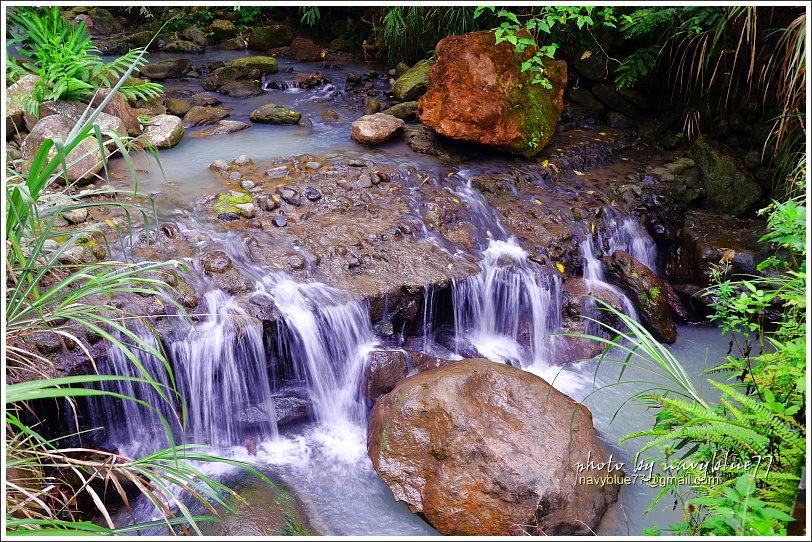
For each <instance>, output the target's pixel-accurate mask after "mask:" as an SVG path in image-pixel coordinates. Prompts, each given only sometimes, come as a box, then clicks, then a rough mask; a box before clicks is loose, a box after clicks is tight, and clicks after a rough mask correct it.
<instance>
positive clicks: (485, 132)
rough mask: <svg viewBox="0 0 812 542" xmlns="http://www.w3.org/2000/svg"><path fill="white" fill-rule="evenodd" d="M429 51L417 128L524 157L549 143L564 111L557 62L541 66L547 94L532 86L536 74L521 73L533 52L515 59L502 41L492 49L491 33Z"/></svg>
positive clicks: (563, 73)
mask: <svg viewBox="0 0 812 542" xmlns="http://www.w3.org/2000/svg"><path fill="white" fill-rule="evenodd" d="M521 37H527V38H530V34H529V33H527V34H526V36H524V35H522V36H521ZM435 51H436V52H435V57H436V61H435V63H434V65H433V66H432V68H431V72H430V74H429V84H428V91H427V92H426V93H425V94H424V95H423V96H421V97H420V100H419V101H418V108H419V111H420V121H421V122H422V123H423V124H425V125H426V126H429V127H431V128H433V129H434V130H435V131H436V132H437V133H439V134H440V135H443V136H445V137H450V138H453V139H461V140H464V141H473V142H476V143H482V144H484V145H488V146H491V147H495V148H497V149H499V150H502V151H505V152H509V153H512V154H517V155H519V156H525V157H530V156H534V155H535V154H537V153H538V152H539V151H540V150H541V149H542V148H544V146H545V145H547V143H549V141H550V139H551V138H552V137H553V135H554V134H555V128H556V124H557V123H558V117H559V116H560V115H561V112H562V111H563V108H564V102H563V96H564V87H566V83H567V67H566V64H565V63H564V62H563V61H556V60H552V59H545V60H544V76H546V77H547V79H548V80H549V82H550V85H551V87H552V88H550V89H547V88H545V87H544V85H542V84H538V83H533V78H534V76H535V73H536V72H532V71H524V72H523V71H521V65H522V63H523V62H525V61H527V60H528V59H529V58H531V57H532V56H533V55H534V54H535V53H536V51H537V48H536V47H535V46H533V47H530V46H528V47H526V48H525V50H524V52H522V53H520V52H518V51H516V49H515V47H514V46H513V45H511V44H510V43H508V42H506V41H505V42H502V43H499V44H496V42H495V38H494V34H493V32H491V31H488V30H484V31H481V32H472V33H469V34H463V35H461V36H449V37H447V38H443V39H442V40H440V42H439V43H438V44H437V48H436V50H435Z"/></svg>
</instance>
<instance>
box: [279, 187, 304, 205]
mask: <svg viewBox="0 0 812 542" xmlns="http://www.w3.org/2000/svg"><path fill="white" fill-rule="evenodd" d="M279 195H281V196H282V199H283V200H285V201H286V202H287V203H289V204H291V205H295V206H297V207H298V206H299V205H301V204H302V200H301V199H299V194H298V193H297V192H296V191H295V190H294V189H292V188H283V189H282V190H280V191H279Z"/></svg>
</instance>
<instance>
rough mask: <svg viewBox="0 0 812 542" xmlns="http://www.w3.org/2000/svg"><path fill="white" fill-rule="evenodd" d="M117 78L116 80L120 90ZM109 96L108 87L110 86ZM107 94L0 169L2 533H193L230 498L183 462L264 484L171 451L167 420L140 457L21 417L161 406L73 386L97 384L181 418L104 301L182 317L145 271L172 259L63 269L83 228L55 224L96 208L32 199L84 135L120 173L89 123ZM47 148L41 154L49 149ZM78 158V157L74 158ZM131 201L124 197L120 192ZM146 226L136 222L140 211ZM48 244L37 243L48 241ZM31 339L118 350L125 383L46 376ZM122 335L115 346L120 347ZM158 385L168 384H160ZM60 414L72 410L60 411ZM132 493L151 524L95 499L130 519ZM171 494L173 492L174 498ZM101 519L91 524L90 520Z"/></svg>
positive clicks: (68, 196) (117, 313)
mask: <svg viewBox="0 0 812 542" xmlns="http://www.w3.org/2000/svg"><path fill="white" fill-rule="evenodd" d="M137 64H138V63H137V62H133V63H132V64H131V65H130V66H129V67H128V69H127V70H126V71H125V72H124V74H123V77H122V80H123V79H124V78H126V77H127V76H128V75H129V74H130V73H131V72H132V70H133V69H134V68H135V66H136V65H137ZM120 84H121V82H119V83H118V85H120ZM113 90H114V91H115V90H118V88H117V86H114V87H113ZM112 96H113V93H110V95H108V96H107V97H106V98H105V99H104V100H103V101H102V103H101V104H100V106H99V108H97V109H96V110H92V109H90V108H88V109H87V111H86V112H85V115H84V116H83V120H81V121H80V122H79V123H77V125H76V126H75V128H74V130H73V131H72V132H71V133H70V134H69V135H68V136H67V137H66V138H65V140H64V141H54V140H50V139H48V140H46V141H45V142H44V143H43V145H42V146H41V147H40V149H39V151H38V152H37V155H36V156H35V157H34V159H33V161H32V164H31V168H30V170H29V172H28V173H27V174H26V175H25V176H20V175H19V174H18V173H17V172H15V171H14V170H12V169H10V168H9V169H7V171H6V173H7V183H6V185H5V190H6V222H5V235H6V255H7V261H6V272H7V283H6V284H7V288H6V290H5V296H6V305H5V310H6V313H5V326H4V338H5V344H6V352H7V353H6V363H7V367H6V368H7V372H6V375H7V380H6V384H5V392H6V393H5V405H6V416H5V419H6V432H5V435H6V449H5V454H6V455H5V458H6V463H5V465H6V476H5V481H4V495H5V497H6V501H5V502H6V522H5V528H6V530H7V533H8V534H16V535H23V534H27V535H35V536H37V535H38V536H45V535H87V534H125V533H133V532H136V533H137V532H138V531H139V530H140V529H146V528H154V527H160V526H162V525H163V526H166V527H167V528H168V529H169V530H170V531H172V532H174V530H175V529H178V530H179V531H180V532H182V533H184V534H191V533H193V532H194V533H197V534H200V532H201V531H200V529H199V528H198V526H197V523H198V522H199V521H200V520H217V519H218V518H217V517H216V516H218V511H217V510H218V507H222V509H224V510H226V511H229V510H230V509H229V508H228V505H227V503H226V502H225V498H224V495H233V491H231V490H230V489H228V488H227V487H225V486H223V485H222V484H220V483H219V482H217V481H215V480H213V479H212V478H210V477H207V476H206V475H204V474H203V473H202V472H201V471H200V470H199V469H198V468H196V467H195V466H194V463H193V462H201V461H202V462H211V461H217V462H225V463H229V464H231V465H234V466H237V467H239V468H243V469H246V470H248V471H249V472H251V473H253V474H255V475H257V476H259V477H260V478H261V479H263V480H265V481H267V478H265V477H264V476H263V475H262V474H260V473H259V472H257V471H255V470H254V469H253V468H252V467H251V466H250V465H248V464H247V463H244V462H240V461H233V460H229V459H225V458H221V457H217V456H214V455H210V454H207V453H205V451H202V450H201V449H200V448H199V447H195V446H191V445H186V446H177V445H175V444H174V440H173V435H172V431H171V427H170V423H169V421H168V420H166V419H165V418H163V417H161V420H162V422H163V423H164V427H165V429H166V432H167V438H168V439H169V442H170V443H171V446H170V448H168V449H166V450H162V451H159V452H156V453H154V454H152V455H150V456H147V457H144V458H141V459H131V458H127V457H123V456H121V455H119V454H117V453H112V452H109V451H103V450H93V449H87V448H82V447H72V446H71V447H63V446H61V445H60V441H61V440H62V439H63V438H64V437H69V436H71V435H58V436H57V438H49V437H46V436H45V435H43V434H41V433H40V432H39V430H38V428H37V426H36V423H34V422H35V421H34V422H32V421H31V414H32V413H34V412H36V409H35V408H33V406H32V402H42V401H58V402H62V401H63V400H65V399H68V400H69V401H71V402H69V403H68V404H69V405H73V403H72V400H73V399H76V398H80V397H89V396H101V395H105V396H108V397H113V398H117V399H120V400H126V401H136V402H138V403H140V404H141V405H143V406H144V407H145V408H150V409H152V410H153V411H155V412H156V413H158V415H159V416H161V414H160V412H161V411H162V409H159V408H157V406H156V405H150V404H147V403H145V402H144V401H143V400H141V399H139V398H137V397H129V396H125V395H121V394H118V393H115V392H112V391H106V390H102V389H96V388H91V387H84V386H86V385H93V384H98V383H103V382H112V381H121V380H129V381H135V382H140V383H143V384H145V385H147V386H151V387H152V388H154V389H155V390H156V392H157V394H158V397H160V398H161V399H160V400H161V401H165V402H166V403H167V404H169V405H171V406H172V409H173V410H174V412H175V417H176V418H177V420H183V419H184V416H183V406H182V405H183V400H182V398H180V396H179V393H178V391H177V389H176V387H175V386H174V385H172V386H163V385H161V384H159V383H158V382H157V381H156V380H155V378H154V377H153V376H152V375H151V374H150V373H149V372H148V371H147V370H146V369H145V368H144V366H143V365H142V364H141V363H140V361H139V358H138V356H137V355H136V352H137V351H138V350H143V351H146V352H148V353H150V354H151V355H153V356H156V358H157V359H158V360H160V361H161V362H162V364H163V366H164V367H165V368H166V369H167V371H168V372H169V374H170V377H171V368H170V365H169V363H168V360H167V359H166V357H165V354H164V352H163V351H162V349H161V348H155V347H153V346H151V344H150V342H149V341H146V340H144V339H143V338H141V337H139V336H138V335H137V334H135V333H133V332H132V331H131V330H130V326H129V325H128V322H131V321H132V320H140V321H142V322H143V323H144V324H148V320H147V319H146V318H144V317H142V316H140V315H135V314H130V313H127V312H125V311H124V310H122V309H121V308H119V307H118V306H117V305H116V304H115V303H114V302H113V301H112V297H113V296H114V295H116V294H122V293H123V294H133V295H145V296H152V297H155V298H156V299H159V300H163V301H161V303H164V304H166V305H167V306H173V307H174V308H175V310H177V312H178V314H179V315H180V316H181V317H183V316H185V311H184V310H183V307H182V306H181V305H179V304H178V302H177V301H176V300H175V297H176V296H175V295H173V290H172V288H171V287H170V286H169V284H167V283H166V282H165V281H163V280H160V279H159V278H155V275H156V274H157V273H158V272H159V271H161V270H163V269H166V268H169V267H176V266H179V264H178V262H174V261H168V262H161V263H156V262H139V263H137V264H136V263H131V262H129V263H128V262H117V261H103V262H98V263H93V264H76V263H70V264H64V263H62V259H61V256H62V255H64V254H65V252H66V251H68V250H69V249H70V248H71V247H72V246H75V245H77V244H81V243H82V242H83V241H82V240H83V239H90V238H91V237H92V235H93V234H94V233H95V229H94V227H93V226H85V227H80V228H78V229H77V230H73V231H71V232H70V233H67V234H66V233H65V232H62V231H59V229H58V228H57V226H56V224H57V222H58V221H59V219H60V217H62V216H63V215H64V213H66V212H67V211H70V210H73V209H79V208H86V207H88V206H92V205H97V203H94V202H92V201H91V200H90V199H85V194H74V187H72V186H70V184H69V183H68V186H66V187H64V188H63V189H62V192H63V194H62V196H63V197H61V198H49V199H46V198H44V197H43V194H44V193H45V192H46V191H47V190H49V189H51V188H53V187H54V186H55V183H56V182H57V181H58V180H59V179H60V177H61V176H62V175H63V172H65V171H67V170H68V169H69V168H70V167H71V166H73V165H74V164H75V163H76V162H71V160H70V159H69V158H68V157H69V155H70V153H71V151H72V150H74V149H75V148H77V147H78V146H79V145H81V144H82V143H83V142H85V141H87V140H88V139H92V140H95V141H98V143H99V145H100V146H101V145H104V141H103V139H102V137H111V138H113V140H114V141H115V142H116V144H117V146H118V147H119V149H120V150H121V152H122V153H123V155H124V157H125V159H126V160H127V164H128V166H129V167H130V171H131V174H132V175H133V177H135V170H134V168H133V166H132V161H131V160H130V159H129V156H128V154H127V151H126V147H125V146H124V145H123V143H122V142H121V140H120V138H119V136H118V135H117V134H114V133H111V134H102V133H100V132H99V128H98V127H97V126H94V123H95V122H96V119H97V118H98V115H99V114H100V111H101V110H102V109H103V108H104V106H105V105H106V103H107V102H108V101H109V100H110V99H111V97H112ZM52 151H53V152H52ZM82 158H84V157H80V158H79V159H82ZM115 194H116V191H114V190H98V191H93V193H91V194H90V195H91V196H93V195H96V196H99V195H103V196H111V195H115ZM130 195H131V196H134V194H133V193H132V192H131V193H130ZM104 205H107V206H111V205H115V206H119V207H121V208H123V209H124V210H127V209H128V208H131V207H132V205H131V204H127V203H124V202H118V201H115V200H106V201H105V202H104ZM142 216H143V218H144V223H145V224H147V223H148V220H147V219H148V217H147V215H146V214H142ZM54 243H55V244H56V246H55V247H54V246H49V245H52V244H54ZM37 334H53V335H55V336H56V337H57V338H58V339H59V340H60V341H61V342H62V344H63V345H64V344H66V343H68V342H70V343H73V344H74V345H75V348H77V349H78V350H79V351H80V353H81V354H83V355H85V356H86V357H87V358H88V359H90V361H91V362H92V361H93V360H92V356H91V354H90V348H89V342H90V339H89V337H90V336H99V337H102V338H104V339H106V340H108V341H109V342H110V343H111V345H112V346H114V347H117V348H119V349H120V350H121V351H122V352H123V353H124V355H125V356H126V357H127V358H128V359H129V360H130V361H131V362H132V363H133V365H134V366H135V368H136V371H135V374H136V375H137V376H132V377H123V376H110V375H95V374H88V375H81V376H70V377H55V375H54V373H55V368H54V367H53V364H52V363H51V362H50V361H49V360H48V359H47V358H45V357H43V356H42V355H40V354H39V353H37V352H36V351H35V350H34V349H33V348H31V347H30V345H29V343H28V342H27V339H30V338H31V337H32V336H34V335H37ZM122 338H126V339H122ZM170 382H174V379H173V378H170ZM71 408H73V407H72V406H71ZM126 486H129V487H130V490H132V489H135V490H136V491H137V493H138V494H140V495H142V496H143V498H145V499H148V500H149V502H151V503H152V504H153V505H154V506H155V509H156V512H157V514H158V517H159V518H160V519H158V520H155V521H148V522H145V523H138V524H133V525H129V526H125V527H121V526H117V525H116V523H115V520H114V519H113V516H112V515H111V510H110V508H109V506H108V505H106V504H105V502H106V501H105V497H110V496H111V495H115V496H118V498H119V499H120V501H121V502H122V503H123V505H124V506H125V507H126V509H127V510H128V511H130V513H132V506H131V500H132V498H133V496H132V493H129V492H128V490H127V489H125V487H126ZM178 489H180V490H181V491H180V492H178ZM184 495H191V496H192V497H193V498H196V499H199V500H200V501H201V502H202V503H203V504H204V506H205V507H206V508H207V509H208V510H209V511H210V512H211V515H207V516H203V517H198V516H194V515H193V514H192V513H191V512H190V510H189V508H188V507H187V505H186V504H185V503H184ZM80 498H86V499H87V500H88V501H89V502H90V503H91V504H90V506H91V507H94V508H95V510H92V509H91V510H80V509H79V508H78V506H77V501H78V500H79V499H80ZM94 517H99V518H101V521H100V522H99V523H100V524H97V523H94V522H92V521H91V520H92V519H93V518H94Z"/></svg>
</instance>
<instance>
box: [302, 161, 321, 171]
mask: <svg viewBox="0 0 812 542" xmlns="http://www.w3.org/2000/svg"><path fill="white" fill-rule="evenodd" d="M320 167H321V164H320V163H318V162H307V163H306V164H305V169H313V170H316V169H319V168H320Z"/></svg>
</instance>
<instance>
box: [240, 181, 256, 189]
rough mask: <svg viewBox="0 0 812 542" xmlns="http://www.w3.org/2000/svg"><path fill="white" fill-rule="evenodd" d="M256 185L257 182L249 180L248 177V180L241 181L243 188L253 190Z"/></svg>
mask: <svg viewBox="0 0 812 542" xmlns="http://www.w3.org/2000/svg"><path fill="white" fill-rule="evenodd" d="M256 185H257V184H256V183H255V182H254V181H249V180H247V179H246V180H244V181H240V186H241V187H243V188H244V189H246V190H251V189H252V188H254V187H255V186H256Z"/></svg>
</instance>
